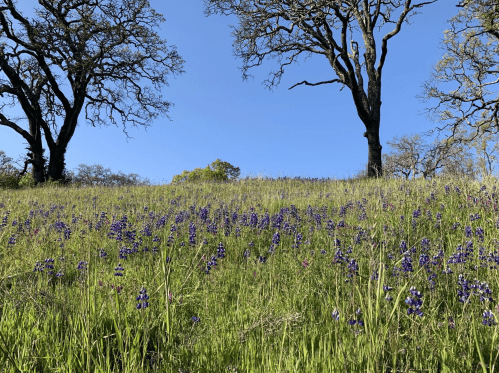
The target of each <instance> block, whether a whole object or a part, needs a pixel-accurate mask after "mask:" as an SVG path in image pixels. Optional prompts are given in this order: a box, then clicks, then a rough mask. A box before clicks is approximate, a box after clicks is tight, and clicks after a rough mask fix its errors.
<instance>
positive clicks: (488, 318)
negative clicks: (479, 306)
mask: <svg viewBox="0 0 499 373" xmlns="http://www.w3.org/2000/svg"><path fill="white" fill-rule="evenodd" d="M482 317H483V321H482V324H483V325H488V326H492V325H496V324H497V323H496V322H495V320H494V314H493V313H492V312H491V311H490V310H486V311H485V312H484V313H483V315H482Z"/></svg>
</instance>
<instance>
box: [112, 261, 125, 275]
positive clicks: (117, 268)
mask: <svg viewBox="0 0 499 373" xmlns="http://www.w3.org/2000/svg"><path fill="white" fill-rule="evenodd" d="M114 270H115V271H118V272H115V273H114V275H115V276H123V273H121V272H120V271H124V269H123V267H122V266H121V263H118V266H117V267H116V268H115V269H114Z"/></svg>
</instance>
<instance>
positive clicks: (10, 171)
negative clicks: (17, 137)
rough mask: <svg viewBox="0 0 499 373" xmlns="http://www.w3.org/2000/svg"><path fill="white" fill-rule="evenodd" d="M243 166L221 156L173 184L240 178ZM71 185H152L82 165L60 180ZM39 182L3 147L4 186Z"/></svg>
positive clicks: (0, 171)
mask: <svg viewBox="0 0 499 373" xmlns="http://www.w3.org/2000/svg"><path fill="white" fill-rule="evenodd" d="M239 175H240V170H239V167H234V166H233V165H231V164H230V163H228V162H223V161H221V160H220V159H217V160H216V161H214V162H212V163H211V167H210V165H208V166H207V167H206V168H204V169H201V168H196V169H194V170H193V171H185V170H184V171H183V172H182V174H180V175H175V176H173V179H172V184H180V183H197V182H231V181H235V180H237V179H238V178H239ZM58 183H59V184H62V185H67V186H105V187H113V186H117V187H119V186H143V185H151V183H150V181H149V179H143V178H141V177H140V176H139V175H137V174H128V175H126V174H124V173H123V172H121V171H119V172H118V173H113V172H111V170H110V169H109V168H104V167H103V166H101V165H92V166H87V165H85V164H80V165H78V168H77V169H76V172H73V171H66V170H64V172H63V177H62V178H61V180H59V182H58ZM35 185H36V182H35V180H34V178H33V175H32V173H30V172H26V167H25V168H24V169H23V170H19V169H18V168H16V167H15V166H14V165H13V159H12V158H10V157H8V156H7V155H6V154H5V152H4V151H3V150H0V188H10V189H17V188H21V187H32V186H35Z"/></svg>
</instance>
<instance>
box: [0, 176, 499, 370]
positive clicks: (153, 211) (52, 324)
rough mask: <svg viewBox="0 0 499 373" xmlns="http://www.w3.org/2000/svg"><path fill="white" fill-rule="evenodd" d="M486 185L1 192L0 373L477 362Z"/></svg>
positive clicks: (309, 184) (493, 345) (489, 345)
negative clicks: (0, 300)
mask: <svg viewBox="0 0 499 373" xmlns="http://www.w3.org/2000/svg"><path fill="white" fill-rule="evenodd" d="M496 186H497V179H493V178H490V179H487V180H483V181H481V182H479V181H471V180H467V179H464V178H454V179H450V178H436V179H435V180H433V181H426V180H423V179H416V180H410V181H404V180H352V181H327V182H326V181H318V180H315V181H313V180H297V179H293V180H291V179H287V180H272V181H271V180H256V179H252V180H244V181H239V182H236V183H201V184H191V185H189V184H183V185H164V186H142V187H128V188H126V187H125V188H103V187H95V188H92V187H89V188H62V187H51V188H42V189H22V190H0V218H1V219H2V220H1V223H2V224H1V228H0V260H1V262H2V265H1V266H0V294H1V299H2V302H1V304H0V315H1V316H0V317H1V322H0V360H1V362H0V371H1V372H19V371H22V372H222V371H224V372H226V371H233V372H236V371H237V372H336V371H343V372H344V371H347V372H366V371H370V372H410V371H418V372H422V371H430V372H458V371H467V372H472V371H480V372H481V371H484V372H485V371H491V370H492V367H493V365H494V364H495V362H496V359H497V356H498V354H499V351H498V345H499V343H498V341H497V324H496V323H497V317H498V316H497V312H498V308H497V303H498V294H499V289H498V287H499V276H498V273H497V271H498V269H497V266H498V263H499V253H498V251H497V250H498V242H497V240H496V238H497V237H498V232H499V231H498V227H499V213H498V209H499V203H498V193H499V192H498V191H497V190H496ZM489 312H490V313H489Z"/></svg>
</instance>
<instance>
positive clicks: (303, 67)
mask: <svg viewBox="0 0 499 373" xmlns="http://www.w3.org/2000/svg"><path fill="white" fill-rule="evenodd" d="M421 2H422V0H418V1H415V3H421ZM457 3H458V2H457V1H447V0H441V1H438V2H436V3H432V4H429V5H425V6H423V7H422V8H418V9H416V11H417V12H418V13H420V14H415V15H412V16H411V17H410V18H409V22H410V23H411V25H409V24H407V23H406V22H404V23H403V24H402V27H401V30H400V32H399V33H398V34H397V35H395V36H394V37H392V38H391V39H390V40H388V53H387V56H386V60H385V65H384V67H383V75H382V88H381V89H382V91H381V101H382V103H383V104H382V106H381V125H380V138H381V144H382V146H383V152H390V151H391V148H390V146H389V145H388V144H387V141H391V140H393V138H394V137H395V136H397V137H398V138H401V137H402V136H403V135H406V134H407V135H410V134H416V133H422V132H424V131H427V130H430V129H432V128H435V127H436V126H437V125H439V126H440V127H442V123H438V122H437V123H435V122H431V121H430V120H429V119H428V118H427V116H426V111H425V108H430V107H435V106H436V105H437V104H438V101H437V100H436V99H431V100H429V101H427V102H426V103H424V102H422V101H420V99H418V98H417V97H416V95H420V96H421V95H423V88H422V85H423V83H424V82H425V81H427V80H429V79H430V76H431V75H430V74H431V72H432V66H434V65H435V64H436V63H437V61H438V60H440V59H442V57H443V55H444V53H445V50H444V49H441V48H443V44H441V41H443V40H444V34H443V32H444V30H447V29H451V26H450V24H449V23H448V21H449V20H450V19H451V18H452V17H453V16H455V15H456V14H457V13H458V11H459V10H460V9H461V8H457V7H455V5H456V4H457ZM150 6H151V8H153V9H155V10H156V12H157V13H160V14H162V15H163V17H164V18H165V19H166V21H165V22H162V23H159V24H158V26H159V27H156V28H155V29H154V30H155V31H156V32H157V33H158V35H159V36H160V37H161V38H162V39H163V40H165V39H166V41H167V45H168V46H176V47H177V51H178V53H179V55H180V56H181V57H182V58H183V59H184V60H185V61H186V62H185V64H184V70H185V73H184V74H180V75H176V76H173V75H168V78H167V79H168V84H169V86H163V87H162V88H161V92H158V91H155V90H154V86H153V85H152V84H151V83H150V82H149V81H148V80H145V79H143V80H141V86H142V87H145V86H149V87H151V88H152V90H153V92H154V93H155V94H156V95H157V96H158V97H159V95H162V96H163V99H165V100H167V101H169V102H171V103H173V104H174V106H172V107H171V108H170V110H169V112H168V115H169V116H170V118H171V119H172V120H171V121H170V120H168V118H167V117H165V116H161V115H160V116H158V117H157V118H156V119H155V120H154V121H153V122H152V123H151V126H149V127H148V128H147V130H146V129H144V127H143V126H139V128H135V127H132V126H131V123H127V124H126V126H127V131H128V134H129V136H131V137H133V139H129V140H128V142H127V139H126V135H125V134H124V133H123V131H122V129H123V124H122V122H121V120H120V119H119V118H120V116H119V115H116V116H115V119H116V123H117V125H118V127H117V126H115V125H113V124H111V123H110V124H109V125H108V126H101V127H99V126H97V127H96V128H94V127H92V126H91V124H90V122H89V121H86V120H85V107H84V108H83V110H82V112H81V113H80V116H79V123H78V126H77V128H76V131H75V134H74V136H73V138H72V140H71V141H70V143H69V147H68V151H67V153H66V167H67V168H68V169H69V170H75V169H76V168H77V166H78V165H79V164H81V163H83V164H86V165H94V164H100V165H102V166H104V167H105V168H110V169H111V171H112V172H118V171H122V172H124V173H125V174H130V173H136V174H138V175H140V176H142V177H144V178H148V179H149V180H150V181H151V183H153V184H164V183H169V182H170V181H171V179H172V177H173V176H174V175H177V174H181V173H182V171H183V170H189V171H190V170H193V169H194V168H197V167H201V168H205V167H206V166H207V165H208V164H211V163H212V162H213V161H215V160H216V159H217V158H219V159H221V160H222V161H225V162H229V163H230V164H232V165H233V166H235V167H239V168H240V170H241V177H245V176H247V175H251V176H256V175H259V174H261V175H264V176H268V177H273V178H277V177H284V176H288V177H298V176H300V177H310V178H316V177H317V178H323V177H324V178H328V177H329V178H336V179H342V178H347V177H349V176H354V175H355V174H356V173H357V172H358V171H359V170H361V169H362V168H363V167H364V166H365V164H366V163H367V156H368V147H367V139H366V138H364V137H363V136H362V134H363V133H364V131H365V126H364V124H363V123H362V121H361V120H360V118H359V117H358V115H357V111H356V108H355V105H354V102H353V98H352V95H351V91H350V90H349V88H348V87H346V86H345V88H343V90H342V91H341V92H340V89H341V87H342V85H341V84H339V83H333V84H324V85H320V86H315V87H312V86H305V85H300V86H297V87H295V88H293V89H292V90H288V88H290V87H291V86H293V85H294V84H296V83H298V82H301V81H303V80H307V81H309V82H320V81H325V80H332V79H336V78H337V75H336V73H335V72H334V70H333V69H332V68H331V66H330V65H329V63H328V61H327V59H326V58H325V57H324V56H322V55H313V54H312V55H311V56H310V57H309V58H307V59H306V61H305V57H306V56H307V54H304V53H303V54H302V55H301V56H300V58H299V59H298V63H296V64H291V65H287V66H285V73H284V75H283V76H282V79H281V83H280V84H279V85H278V86H277V88H273V92H272V91H269V89H268V88H267V87H266V86H265V85H263V82H264V81H265V80H266V79H268V78H269V74H270V73H271V72H273V71H276V70H277V69H278V68H279V66H280V65H279V63H278V60H277V59H270V60H264V61H263V63H262V65H261V66H258V67H253V68H251V69H249V70H248V74H250V75H252V76H254V78H251V77H250V78H249V79H248V80H247V81H243V80H242V71H241V70H240V68H242V66H243V60H242V59H241V58H238V57H235V56H234V50H233V47H232V44H233V42H234V37H233V36H231V32H232V29H231V28H229V25H234V26H236V27H237V26H238V19H237V17H236V16H233V15H231V16H224V15H221V14H214V15H210V16H208V17H206V16H205V14H204V13H203V10H204V3H203V1H202V0H189V1H164V0H150ZM17 8H18V9H19V10H20V11H21V13H22V14H23V15H24V16H27V17H28V18H33V17H35V16H36V15H35V13H34V8H41V6H40V5H39V4H38V2H37V1H35V0H23V1H18V3H17ZM402 9H403V7H401V8H398V9H396V10H394V11H393V12H392V13H391V16H390V19H391V20H392V21H397V20H398V18H399V16H400V14H401V12H402ZM411 13H412V12H411ZM9 14H10V13H9ZM354 24H355V25H357V24H356V22H355V23H354ZM380 24H381V22H380V20H379V19H378V23H377V26H378V25H380ZM18 25H19V24H18V23H17V22H16V23H15V27H16V28H18V27H19V26H18ZM394 28H395V24H393V23H388V24H385V25H383V26H382V27H381V30H380V31H379V28H378V27H376V28H375V31H374V38H375V40H376V49H377V57H376V65H375V66H376V67H377V66H378V63H379V59H380V56H381V40H382V38H383V37H384V36H385V35H386V34H387V33H388V32H390V31H392V30H393V29H394ZM333 31H334V34H333V36H334V39H335V40H336V41H337V43H340V32H339V31H340V30H337V31H336V30H334V29H333ZM353 39H354V40H355V41H357V42H358V44H359V54H360V61H361V62H363V61H364V57H363V53H364V50H365V47H364V43H363V40H362V37H361V32H360V29H359V30H354V32H353ZM347 43H348V45H350V32H348V34H347ZM9 44H10V42H9ZM288 55H289V54H285V55H284V56H285V57H286V56H288ZM283 61H285V60H284V59H283ZM56 73H57V74H58V75H59V76H60V77H61V80H60V81H63V77H64V75H63V74H62V71H61V70H56ZM362 74H363V77H364V90H365V91H366V92H367V81H368V77H367V73H366V72H365V70H364V69H363V70H362ZM0 75H1V79H6V77H5V75H4V74H3V73H1V74H0ZM64 82H65V84H64V86H63V91H64V92H65V93H66V94H67V96H66V97H69V98H71V99H72V96H71V95H70V93H69V92H70V91H69V87H70V85H69V81H67V80H64ZM111 84H112V83H108V84H107V85H111ZM438 87H439V89H441V90H445V92H448V91H450V90H452V89H456V88H457V85H452V84H450V83H448V84H447V85H445V84H441V85H439V86H438ZM113 88H116V87H113ZM130 92H131V91H130ZM132 97H133V96H132ZM10 100H11V99H10V98H7V96H6V95H4V98H3V99H1V102H2V103H8V102H10ZM91 112H92V110H90V109H89V113H91ZM3 113H4V114H5V115H6V116H7V117H8V118H10V119H12V118H16V117H23V116H24V113H23V112H22V110H19V109H16V108H12V109H11V108H8V107H6V109H4V111H3ZM101 117H102V118H106V113H105V109H104V110H103V111H102V112H101ZM56 123H58V125H59V127H58V128H60V124H61V123H62V122H61V119H60V118H58V120H57V122H56ZM18 124H20V125H21V126H22V127H23V128H24V129H28V127H27V121H26V120H25V121H21V122H18ZM436 137H437V134H434V136H433V138H431V139H427V140H426V143H429V142H430V141H432V140H433V139H435V138H436ZM440 138H442V135H441V136H440ZM26 146H27V143H26V141H25V140H24V139H23V138H22V137H21V136H20V135H18V134H17V133H16V132H14V131H13V130H12V129H10V128H7V127H4V126H0V150H3V151H5V153H6V154H7V155H8V156H10V157H11V158H14V160H15V159H17V158H18V157H19V156H20V155H23V154H25V152H26V150H25V147H26ZM44 146H45V148H46V149H47V150H46V155H47V156H48V147H46V143H45V141H44Z"/></svg>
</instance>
